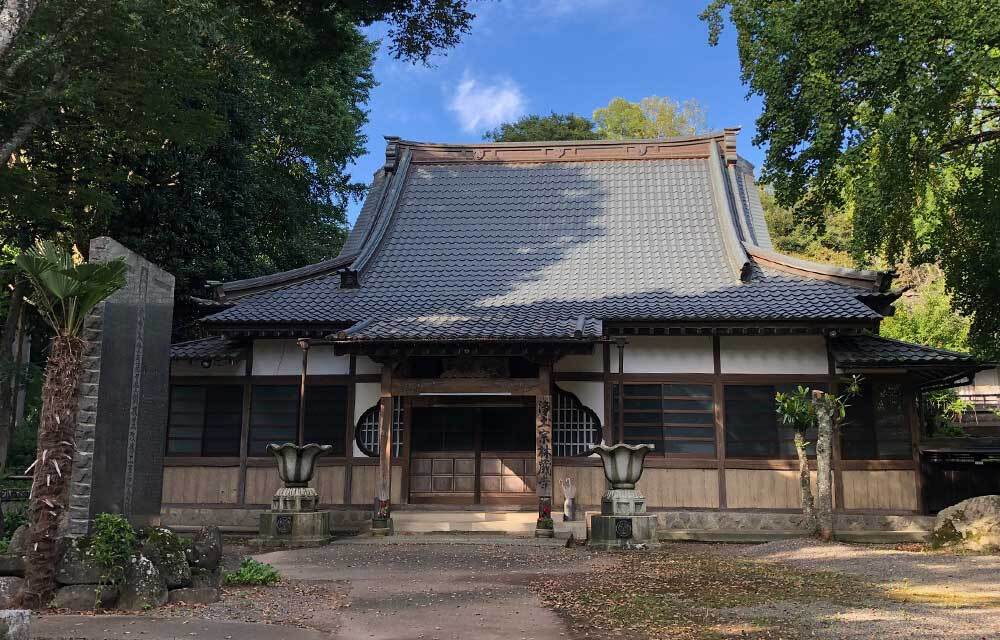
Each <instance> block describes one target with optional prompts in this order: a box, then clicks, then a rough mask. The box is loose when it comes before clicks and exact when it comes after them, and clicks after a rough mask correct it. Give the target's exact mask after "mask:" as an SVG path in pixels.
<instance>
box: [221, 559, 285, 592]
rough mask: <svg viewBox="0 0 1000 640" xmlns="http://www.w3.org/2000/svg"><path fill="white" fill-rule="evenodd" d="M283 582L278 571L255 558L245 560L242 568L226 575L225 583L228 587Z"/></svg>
mask: <svg viewBox="0 0 1000 640" xmlns="http://www.w3.org/2000/svg"><path fill="white" fill-rule="evenodd" d="M279 580H281V574H279V573H278V570H277V569H275V568H274V567H272V566H271V565H269V564H266V563H264V562H258V561H257V560H254V559H253V558H243V562H241V563H240V568H239V569H237V570H236V571H229V572H227V573H226V577H225V583H226V584H228V585H263V586H266V585H271V584H274V583H275V582H278V581H279Z"/></svg>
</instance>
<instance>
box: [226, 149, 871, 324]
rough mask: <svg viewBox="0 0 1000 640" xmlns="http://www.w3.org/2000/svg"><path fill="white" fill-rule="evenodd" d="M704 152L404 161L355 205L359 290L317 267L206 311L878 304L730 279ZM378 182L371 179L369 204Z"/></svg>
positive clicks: (824, 313)
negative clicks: (383, 204) (386, 198)
mask: <svg viewBox="0 0 1000 640" xmlns="http://www.w3.org/2000/svg"><path fill="white" fill-rule="evenodd" d="M709 162H710V160H708V159H697V158H693V159H654V160H649V159H642V160H616V161H574V162H548V163H534V164H512V163H475V162H469V163H442V164H412V165H409V166H408V168H407V169H405V170H402V171H401V173H402V174H404V175H400V176H396V177H395V178H393V180H402V181H403V183H402V184H401V186H402V190H401V192H400V194H399V197H398V200H397V201H396V206H395V208H394V210H392V211H384V210H383V211H376V210H375V208H374V207H369V206H368V204H367V203H366V207H368V209H367V213H363V214H362V215H364V216H366V218H365V221H364V223H363V224H364V228H365V229H370V228H374V227H375V226H377V227H378V228H379V229H384V232H382V231H380V235H381V237H382V239H381V242H380V244H379V245H378V246H377V250H375V251H374V252H373V253H370V258H367V262H366V264H365V266H364V268H363V270H362V273H361V283H362V286H361V287H360V288H359V289H356V290H341V289H339V277H338V276H337V275H336V274H330V275H325V276H322V277H317V278H315V279H312V280H309V281H306V282H300V283H297V284H293V285H289V286H286V287H283V288H278V289H275V290H272V291H267V292H264V293H260V294H256V295H253V296H249V297H247V298H245V299H243V300H240V301H239V303H238V304H237V305H235V306H234V307H232V308H230V309H227V310H225V311H222V312H220V313H217V314H215V315H213V316H210V317H209V318H207V319H206V321H207V323H208V324H209V325H213V324H214V325H217V326H231V325H239V324H241V323H247V324H251V323H252V324H262V323H264V324H266V323H274V324H281V323H286V324H287V323H295V324H299V323H336V322H350V323H359V322H362V321H367V322H366V324H365V325H363V326H362V327H359V328H358V331H357V332H356V333H354V334H353V337H355V338H358V339H377V338H401V337H405V338H409V339H449V338H463V337H478V338H543V337H544V338H551V337H559V336H567V335H572V334H573V330H574V328H575V327H576V324H577V318H578V317H579V316H581V315H583V316H585V317H586V318H588V321H587V323H586V331H585V334H587V335H590V334H593V335H597V334H599V333H600V329H601V321H627V320H639V319H642V320H664V321H701V320H728V321H740V320H831V321H841V320H873V319H876V318H878V317H880V316H879V315H878V314H877V313H875V312H874V311H873V310H872V309H871V308H869V307H868V306H867V305H865V304H864V303H863V302H861V301H860V300H859V299H858V297H857V296H858V295H859V294H860V293H862V292H863V290H861V289H857V288H854V287H849V286H845V285H843V284H838V283H834V282H829V281H824V280H817V279H812V278H806V277H797V276H795V275H789V274H788V273H784V272H778V271H769V270H766V269H762V268H760V267H757V266H755V267H754V271H753V275H752V277H751V278H750V281H749V282H741V281H740V279H739V274H737V273H734V269H733V267H732V266H731V264H732V263H731V262H730V261H728V260H727V256H726V246H725V243H724V241H723V232H724V230H723V229H721V228H720V219H721V218H720V216H719V215H718V213H717V211H716V206H717V205H716V202H717V198H716V196H715V194H714V192H713V188H712V180H711V177H710V171H709ZM738 173H739V172H738ZM389 182H390V181H389V180H387V181H386V185H388V184H389ZM740 182H741V185H740V186H739V187H738V188H741V189H743V190H744V193H742V194H741V195H740V196H739V197H741V198H745V200H743V202H744V204H747V203H749V204H747V206H745V207H738V209H739V210H740V211H742V212H745V211H749V212H750V214H751V217H754V216H757V213H756V212H755V206H754V202H755V201H754V199H753V198H750V197H749V195H748V193H747V190H753V189H756V187H754V186H753V184H752V182H749V181H747V178H746V176H745V175H744V176H742V179H741V180H740ZM386 188H388V186H383V187H381V188H378V189H375V188H373V190H372V192H371V194H370V195H369V201H371V200H372V199H373V198H376V197H379V194H380V193H381V191H382V190H383V189H386ZM728 188H732V186H729V187H728ZM761 221H762V218H761V220H754V219H751V220H749V221H748V225H749V226H751V227H755V228H758V229H759V225H760V223H761ZM361 227H362V221H361V220H360V219H359V222H358V225H357V226H356V232H357V231H358V230H359V229H361ZM352 235H353V234H352ZM371 235H374V234H371ZM757 235H758V240H759V238H760V234H759V233H758V234H757ZM768 244H769V243H768ZM353 250H354V251H357V252H361V248H360V247H354V248H353ZM365 251H366V252H367V251H368V250H367V249H366V250H365Z"/></svg>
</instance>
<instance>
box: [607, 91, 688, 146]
mask: <svg viewBox="0 0 1000 640" xmlns="http://www.w3.org/2000/svg"><path fill="white" fill-rule="evenodd" d="M594 123H595V124H596V126H597V133H598V135H599V136H600V137H601V138H605V139H607V140H627V139H629V138H671V137H675V136H687V135H693V134H695V133H699V132H701V131H703V130H704V129H705V112H704V109H702V107H701V105H700V104H698V102H697V101H696V100H693V99H692V100H686V101H685V102H684V103H683V104H681V103H678V102H677V101H675V100H671V99H670V98H661V97H659V96H649V97H646V98H643V99H642V100H640V101H639V102H629V101H628V100H626V99H625V98H614V99H612V100H611V102H609V103H608V105H607V106H606V107H601V108H600V109H597V110H596V111H594Z"/></svg>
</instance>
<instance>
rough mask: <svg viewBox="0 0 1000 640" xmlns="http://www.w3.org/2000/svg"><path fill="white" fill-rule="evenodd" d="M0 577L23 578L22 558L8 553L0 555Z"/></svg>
mask: <svg viewBox="0 0 1000 640" xmlns="http://www.w3.org/2000/svg"><path fill="white" fill-rule="evenodd" d="M0 576H18V577H24V558H22V557H21V556H19V555H15V554H10V553H3V554H0Z"/></svg>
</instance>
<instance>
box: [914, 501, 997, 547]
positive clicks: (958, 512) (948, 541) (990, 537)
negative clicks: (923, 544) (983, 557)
mask: <svg viewBox="0 0 1000 640" xmlns="http://www.w3.org/2000/svg"><path fill="white" fill-rule="evenodd" d="M931 541H932V543H933V544H934V546H936V547H943V546H949V545H962V546H964V547H968V548H969V549H974V550H988V549H1000V496H979V497H976V498H969V499H968V500H963V501H962V502H959V503H958V504H956V505H953V506H951V507H948V508H947V509H944V510H943V511H941V512H939V513H938V515H937V518H936V519H935V520H934V533H933V535H932V537H931Z"/></svg>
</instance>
